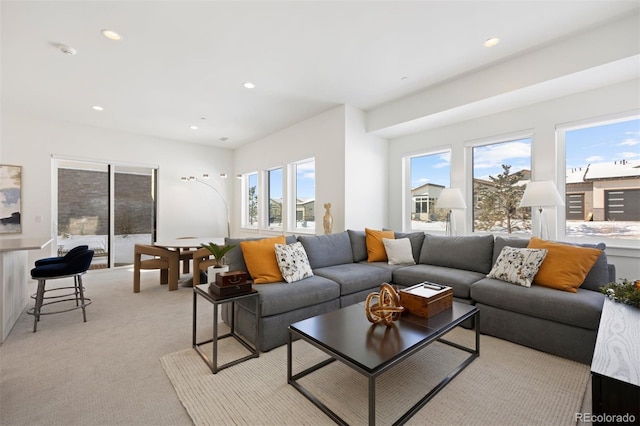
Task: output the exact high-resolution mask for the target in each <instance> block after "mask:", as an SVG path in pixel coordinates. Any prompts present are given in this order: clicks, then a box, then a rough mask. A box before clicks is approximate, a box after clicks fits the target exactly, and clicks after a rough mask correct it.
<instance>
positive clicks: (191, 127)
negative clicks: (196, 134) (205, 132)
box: [189, 126, 198, 130]
mask: <svg viewBox="0 0 640 426" xmlns="http://www.w3.org/2000/svg"><path fill="white" fill-rule="evenodd" d="M189 128H190V129H191V130H198V126H189Z"/></svg>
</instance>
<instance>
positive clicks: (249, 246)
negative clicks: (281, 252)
mask: <svg viewBox="0 0 640 426" xmlns="http://www.w3.org/2000/svg"><path fill="white" fill-rule="evenodd" d="M276 244H286V240H285V237H284V236H279V237H274V238H263V239H261V240H255V241H241V242H240V249H241V250H242V256H244V263H246V265H247V269H248V270H249V274H250V275H251V278H253V282H254V284H267V283H277V282H280V281H284V278H282V274H281V273H280V267H278V260H277V259H276V247H275V245H276Z"/></svg>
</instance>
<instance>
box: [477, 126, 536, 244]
mask: <svg viewBox="0 0 640 426" xmlns="http://www.w3.org/2000/svg"><path fill="white" fill-rule="evenodd" d="M535 136H536V135H535V132H534V129H523V130H519V131H515V132H510V133H504V134H501V135H496V136H488V137H484V138H479V139H474V140H470V141H467V142H465V157H466V161H465V163H466V164H468V168H467V172H468V174H467V176H468V178H467V187H468V188H469V189H470V190H469V191H468V194H467V199H466V200H465V201H466V203H467V209H466V210H465V219H466V222H467V229H470V230H471V234H472V235H486V234H492V235H500V236H512V237H518V236H520V237H530V236H531V235H532V233H531V229H534V227H535V226H536V222H535V217H533V215H531V219H530V220H531V224H530V228H531V229H530V230H529V232H526V233H525V232H522V233H509V232H502V231H478V230H476V229H475V226H474V221H475V214H474V208H475V198H476V192H475V190H474V177H475V176H474V170H473V169H474V164H475V161H474V155H473V154H474V153H473V150H474V148H478V147H483V146H489V145H497V144H502V143H507V142H516V141H519V140H524V139H530V140H531V143H530V146H531V147H530V152H529V164H530V169H529V170H530V172H531V178H530V180H532V181H533V180H536V178H535V177H534V176H535V169H536V167H535V157H536V156H535V155H534V154H535V146H536V144H535V140H536V138H535Z"/></svg>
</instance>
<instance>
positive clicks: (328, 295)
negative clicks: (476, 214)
mask: <svg viewBox="0 0 640 426" xmlns="http://www.w3.org/2000/svg"><path fill="white" fill-rule="evenodd" d="M395 237H396V238H408V239H409V240H410V242H411V248H412V253H413V257H414V260H415V262H416V264H415V265H389V264H388V263H386V262H372V263H369V262H367V247H366V237H365V232H364V231H354V230H348V231H344V232H341V233H336V234H331V235H319V236H303V235H301V236H298V237H297V238H296V237H293V236H289V237H287V243H292V242H295V241H300V243H301V244H302V245H303V246H304V248H305V251H306V252H307V256H308V258H309V263H310V265H311V268H312V270H313V273H314V275H313V276H312V277H308V278H305V279H303V280H301V281H296V282H293V283H286V282H281V283H271V284H260V285H255V286H254V288H256V289H257V290H258V291H259V293H260V303H261V317H260V318H255V314H253V313H252V309H253V307H252V306H251V304H252V303H253V302H247V305H246V306H245V305H244V304H243V303H237V304H236V309H237V322H236V327H237V329H238V330H239V332H240V333H242V334H243V335H245V336H253V334H252V330H254V327H255V321H260V329H261V337H260V342H258V345H259V347H260V349H261V350H262V351H268V350H270V349H272V348H275V347H277V346H280V345H283V344H285V343H286V341H287V327H288V326H289V324H291V323H293V322H296V321H299V320H302V319H305V318H309V317H311V316H315V315H318V314H321V313H325V312H329V311H332V310H335V309H338V308H341V307H344V306H347V305H351V304H354V303H358V302H361V301H363V300H365V298H366V296H367V295H368V294H369V293H370V292H372V291H377V290H378V289H379V288H380V285H381V284H382V283H385V282H387V283H392V284H395V285H398V286H401V287H402V286H409V285H413V284H416V283H419V282H422V281H433V282H437V283H441V284H445V285H448V286H451V287H452V288H453V296H454V300H455V301H458V302H462V303H467V304H475V305H476V306H478V308H479V309H480V318H481V320H480V332H481V333H484V334H489V335H493V336H496V337H499V338H502V339H505V340H509V341H513V342H515V343H518V344H522V345H525V346H529V347H532V348H535V349H538V350H541V351H545V352H549V353H552V354H556V355H559V356H562V357H565V358H569V359H572V360H575V361H578V362H582V363H586V364H588V363H590V362H591V357H592V355H593V348H594V346H595V339H596V334H597V329H598V325H599V322H600V313H601V311H602V305H603V302H604V295H602V294H600V293H599V292H598V287H599V286H602V285H604V284H606V283H607V282H611V281H615V268H614V267H613V266H612V265H608V264H607V259H606V253H605V252H604V245H603V244H601V245H598V246H597V247H598V248H600V249H601V250H602V254H601V255H600V258H599V259H598V261H597V262H596V264H595V265H594V267H593V268H592V270H591V271H590V272H589V274H588V276H587V278H586V279H585V282H584V283H583V284H582V286H581V287H580V288H579V289H578V292H577V293H568V292H564V291H560V290H554V289H550V288H547V287H540V286H535V285H534V286H532V287H530V288H527V287H521V286H518V285H515V284H510V283H506V282H504V281H500V280H496V279H491V278H486V275H487V274H488V273H489V272H490V270H491V268H492V265H493V264H494V262H495V261H496V259H497V257H498V254H499V253H500V250H502V248H503V247H505V246H512V247H526V246H527V244H528V241H529V240H528V239H518V238H504V237H500V236H498V237H494V236H492V235H480V236H476V235H474V236H461V237H443V236H435V235H430V234H424V233H422V232H416V233H408V234H407V233H399V232H396V233H395ZM243 240H245V239H234V238H227V239H226V243H227V244H233V245H235V246H236V247H235V248H234V249H232V250H231V251H229V253H228V254H227V255H226V261H227V263H228V264H229V267H230V270H234V271H238V270H240V271H247V267H246V264H245V263H244V258H243V256H242V251H241V249H240V247H239V243H240V242H241V241H243ZM592 247H593V246H592ZM247 272H248V271H247ZM229 314H230V312H229V311H228V310H226V309H223V319H224V320H225V321H227V322H228V321H229V318H230V317H229ZM363 315H364V312H363ZM466 325H467V326H473V324H472V323H467V324H466ZM345 326H348V325H345Z"/></svg>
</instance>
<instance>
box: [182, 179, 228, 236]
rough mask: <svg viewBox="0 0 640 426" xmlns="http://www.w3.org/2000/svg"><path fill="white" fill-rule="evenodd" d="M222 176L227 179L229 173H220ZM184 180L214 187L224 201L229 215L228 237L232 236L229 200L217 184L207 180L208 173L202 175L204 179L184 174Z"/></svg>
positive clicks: (225, 209)
mask: <svg viewBox="0 0 640 426" xmlns="http://www.w3.org/2000/svg"><path fill="white" fill-rule="evenodd" d="M220 177H221V178H222V179H226V178H227V174H226V173H220ZM181 179H182V180H183V181H186V182H198V183H201V184H203V185H205V186H207V187H209V188H211V189H213V191H214V192H215V193H216V194H218V196H219V197H220V199H221V200H222V203H223V204H224V211H225V213H226V215H227V237H231V222H230V217H231V213H230V211H229V204H228V203H227V200H226V199H225V198H224V196H223V195H222V193H221V192H220V191H218V188H216V187H215V186H213V185H211V184H210V183H209V182H207V181H206V179H209V175H208V174H206V173H205V174H203V175H202V179H199V178H197V177H195V176H189V177H186V176H183V177H182V178H181Z"/></svg>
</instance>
